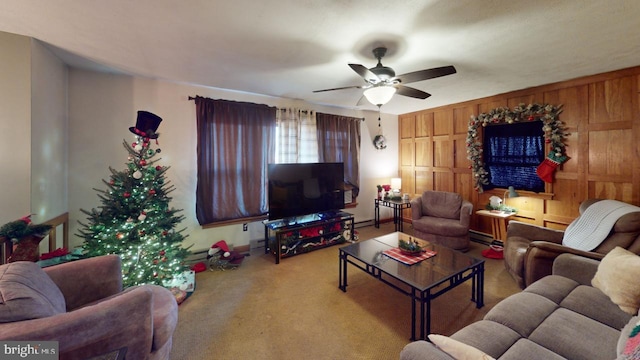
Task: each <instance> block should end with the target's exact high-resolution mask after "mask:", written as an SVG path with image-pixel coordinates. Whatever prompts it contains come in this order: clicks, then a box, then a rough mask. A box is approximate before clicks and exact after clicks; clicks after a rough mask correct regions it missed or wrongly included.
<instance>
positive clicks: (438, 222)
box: [413, 216, 469, 236]
mask: <svg viewBox="0 0 640 360" xmlns="http://www.w3.org/2000/svg"><path fill="white" fill-rule="evenodd" d="M413 227H414V228H415V229H418V230H425V231H428V232H429V234H434V235H442V236H463V235H467V234H469V228H468V227H467V226H465V225H463V224H461V223H460V219H447V218H441V217H430V216H424V217H421V218H420V219H417V220H413Z"/></svg>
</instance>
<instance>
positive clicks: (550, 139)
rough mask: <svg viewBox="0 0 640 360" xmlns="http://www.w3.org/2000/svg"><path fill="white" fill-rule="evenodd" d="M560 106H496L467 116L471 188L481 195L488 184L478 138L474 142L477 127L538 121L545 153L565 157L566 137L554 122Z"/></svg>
mask: <svg viewBox="0 0 640 360" xmlns="http://www.w3.org/2000/svg"><path fill="white" fill-rule="evenodd" d="M561 112H562V105H560V106H554V105H549V104H544V105H540V104H529V105H526V106H525V104H520V105H518V106H516V107H515V108H513V110H511V109H509V108H504V107H499V108H495V109H493V110H491V111H489V112H488V113H482V114H480V115H478V117H475V116H473V115H472V116H471V119H470V120H469V130H468V133H467V142H466V144H467V159H469V160H470V161H471V165H470V166H469V168H470V169H471V174H472V175H473V180H474V182H475V186H474V189H475V190H476V191H477V192H479V193H482V191H483V186H484V185H488V184H489V172H488V171H487V169H485V167H484V162H483V161H482V139H478V128H479V127H480V126H482V127H485V126H487V125H489V124H502V123H506V124H513V123H516V122H524V121H535V120H540V121H542V130H543V131H544V139H545V143H547V144H549V145H550V149H549V151H550V152H551V153H552V154H554V155H555V156H556V157H558V158H559V157H563V156H565V146H566V145H565V143H564V139H565V138H566V137H567V136H569V133H568V132H566V129H565V127H564V123H563V122H562V121H560V120H559V119H558V116H559V115H560V113H561Z"/></svg>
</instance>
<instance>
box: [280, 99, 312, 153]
mask: <svg viewBox="0 0 640 360" xmlns="http://www.w3.org/2000/svg"><path fill="white" fill-rule="evenodd" d="M316 132H317V126H316V113H315V112H313V111H310V110H298V109H278V111H277V112H276V145H275V146H276V163H277V164H282V163H315V162H318V137H317V135H316Z"/></svg>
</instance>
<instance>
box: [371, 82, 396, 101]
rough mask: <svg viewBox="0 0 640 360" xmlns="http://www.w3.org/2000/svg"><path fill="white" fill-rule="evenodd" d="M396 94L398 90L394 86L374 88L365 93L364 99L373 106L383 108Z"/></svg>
mask: <svg viewBox="0 0 640 360" xmlns="http://www.w3.org/2000/svg"><path fill="white" fill-rule="evenodd" d="M395 93H396V88H395V87H393V86H388V85H384V86H374V87H372V88H369V89H367V90H365V91H364V97H366V98H367V100H369V102H370V103H372V104H373V105H376V106H381V105H384V104H386V103H388V102H389V101H390V100H391V98H392V97H393V94H395Z"/></svg>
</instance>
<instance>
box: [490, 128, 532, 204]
mask: <svg viewBox="0 0 640 360" xmlns="http://www.w3.org/2000/svg"><path fill="white" fill-rule="evenodd" d="M483 147H484V152H483V157H484V159H483V160H484V163H485V165H486V168H487V171H488V172H489V176H488V178H489V184H488V185H486V186H485V189H492V188H495V187H499V188H508V187H509V186H513V187H514V188H516V189H522V190H528V191H534V192H544V181H542V180H541V179H540V177H538V175H537V174H536V168H537V167H538V165H539V164H540V163H541V162H542V161H543V160H544V132H543V131H542V123H541V122H540V121H530V122H522V123H515V124H501V125H489V126H486V127H485V128H484V141H483Z"/></svg>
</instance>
